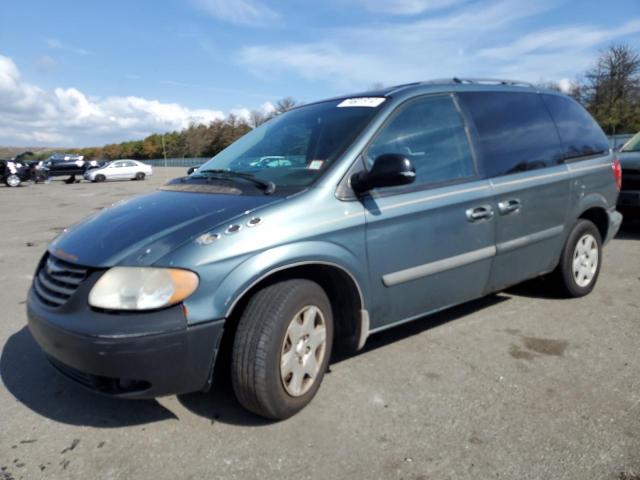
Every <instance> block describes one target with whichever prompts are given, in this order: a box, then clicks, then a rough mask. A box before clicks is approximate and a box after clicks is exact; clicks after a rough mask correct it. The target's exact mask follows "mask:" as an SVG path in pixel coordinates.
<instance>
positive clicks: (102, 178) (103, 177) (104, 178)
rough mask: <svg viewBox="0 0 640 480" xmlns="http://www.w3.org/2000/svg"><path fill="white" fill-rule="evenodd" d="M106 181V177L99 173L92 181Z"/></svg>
mask: <svg viewBox="0 0 640 480" xmlns="http://www.w3.org/2000/svg"><path fill="white" fill-rule="evenodd" d="M106 179H107V177H105V176H104V175H102V174H101V173H99V174H98V175H96V176H95V177H93V181H94V182H96V183H100V182H104V181H105V180H106Z"/></svg>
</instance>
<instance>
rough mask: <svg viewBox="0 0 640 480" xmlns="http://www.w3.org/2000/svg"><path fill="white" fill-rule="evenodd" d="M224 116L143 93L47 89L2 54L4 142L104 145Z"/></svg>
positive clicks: (0, 131)
mask: <svg viewBox="0 0 640 480" xmlns="http://www.w3.org/2000/svg"><path fill="white" fill-rule="evenodd" d="M221 118H224V113H223V112H221V111H218V110H208V109H189V108H186V107H184V106H181V105H179V104H177V103H162V102H159V101H157V100H148V99H145V98H140V97H133V96H127V97H106V98H93V97H89V96H87V95H85V94H84V93H83V92H81V91H79V90H78V89H76V88H56V89H54V90H53V91H47V90H44V89H41V88H39V87H37V86H35V85H31V84H29V83H27V82H25V81H23V80H22V78H21V76H20V72H19V70H18V68H17V66H16V64H15V63H14V62H13V60H12V59H11V58H9V57H5V56H2V55H0V144H11V145H16V144H23V145H27V144H28V145H33V146H37V145H40V144H47V145H55V146H83V145H86V144H89V143H90V144H96V145H100V144H103V143H107V142H116V141H117V142H120V141H123V140H128V139H139V138H142V137H143V136H146V135H148V134H150V133H152V132H164V131H168V130H176V129H182V128H185V127H187V126H189V124H191V123H208V122H210V121H212V120H215V119H221Z"/></svg>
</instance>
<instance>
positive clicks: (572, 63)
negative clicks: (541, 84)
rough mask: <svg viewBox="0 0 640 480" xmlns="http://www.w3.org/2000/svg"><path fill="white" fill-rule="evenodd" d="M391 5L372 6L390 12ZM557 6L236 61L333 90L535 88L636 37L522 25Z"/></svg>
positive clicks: (293, 46) (493, 1)
mask: <svg viewBox="0 0 640 480" xmlns="http://www.w3.org/2000/svg"><path fill="white" fill-rule="evenodd" d="M354 1H356V0H354ZM359 1H363V2H365V1H366V2H369V3H371V4H373V0H359ZM398 2H399V3H397V4H396V0H393V1H391V2H386V3H385V2H380V3H379V5H386V6H385V7H381V8H387V7H389V8H391V6H392V5H395V6H396V7H397V6H398V5H400V4H401V3H402V1H401V0H398ZM443 2H444V0H443ZM427 3H429V5H431V6H434V5H436V4H438V3H440V0H438V1H434V2H426V1H424V2H422V1H418V0H416V2H415V3H414V2H411V1H408V0H407V3H406V4H405V6H407V9H408V10H411V8H413V7H411V6H412V5H413V6H414V7H415V8H417V7H418V6H420V5H423V6H424V5H427ZM556 6H557V2H554V1H552V0H540V1H535V2H526V3H525V2H522V1H521V0H489V1H483V2H471V3H465V4H463V5H460V6H459V8H452V9H448V10H446V11H442V12H430V14H429V16H427V17H424V18H423V17H420V18H414V17H406V18H402V19H401V20H397V19H396V20H394V21H393V22H391V21H389V22H388V23H384V24H379V23H377V24H375V25H371V26H369V25H365V26H356V27H348V28H347V27H343V28H337V29H328V30H321V31H319V32H318V34H316V37H318V38H319V39H320V40H318V41H313V42H290V43H284V44H273V43H264V44H259V45H251V46H247V47H245V48H243V49H241V51H240V54H239V57H238V61H239V62H240V63H241V64H243V65H244V66H246V67H247V68H248V69H249V70H250V71H252V72H253V73H255V74H257V75H260V76H264V72H269V74H270V75H271V74H273V75H275V76H277V75H280V76H281V77H284V76H285V75H287V76H291V75H294V76H297V77H299V78H303V79H307V80H312V81H317V82H320V83H324V84H326V83H329V84H330V85H332V87H333V88H334V89H335V90H336V91H339V90H340V91H344V90H347V89H364V88H366V86H367V85H371V84H372V83H374V82H382V83H384V84H385V85H394V84H398V83H404V82H413V81H417V80H426V79H430V78H448V77H453V76H462V77H494V78H495V77H498V78H500V77H506V78H511V77H514V78H516V79H521V80H529V81H533V82H536V81H539V80H540V79H541V78H544V79H547V80H553V79H560V78H573V77H575V76H576V75H577V74H578V73H580V72H582V71H584V70H585V69H586V68H587V67H588V66H589V65H590V63H591V62H592V61H593V58H594V54H595V53H596V51H597V48H600V47H602V46H605V45H606V42H609V41H612V40H614V39H616V38H619V37H621V36H623V35H629V34H633V33H634V32H637V31H640V18H636V19H632V20H629V21H628V22H627V23H625V24H622V25H618V26H615V27H613V28H607V27H601V28H595V27H591V26H584V25H573V26H569V27H557V28H554V29H545V30H543V31H538V32H535V31H534V32H531V31H530V27H528V26H527V24H528V23H529V22H525V20H527V19H530V18H531V17H534V16H536V15H539V14H542V13H544V12H547V11H549V10H552V9H553V8H555V7H556ZM409 7H411V8H409ZM415 8H414V9H415ZM400 10H401V9H400ZM400 10H398V12H400ZM408 10H407V11H408Z"/></svg>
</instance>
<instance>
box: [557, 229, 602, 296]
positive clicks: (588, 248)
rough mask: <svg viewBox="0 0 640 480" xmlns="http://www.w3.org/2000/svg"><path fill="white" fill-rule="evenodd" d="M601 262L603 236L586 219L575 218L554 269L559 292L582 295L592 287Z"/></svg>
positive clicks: (565, 294)
mask: <svg viewBox="0 0 640 480" xmlns="http://www.w3.org/2000/svg"><path fill="white" fill-rule="evenodd" d="M601 263H602V237H601V235H600V231H599V230H598V229H597V228H596V226H595V225H594V224H593V223H592V222H590V221H589V220H583V219H581V220H578V222H577V223H576V225H575V226H574V227H573V230H571V233H570V234H569V237H568V238H567V243H566V244H565V246H564V250H563V252H562V256H561V257H560V263H559V265H558V267H557V268H556V271H555V272H554V276H555V280H556V284H557V286H558V288H559V290H560V293H561V294H563V295H564V296H567V297H573V298H575V297H583V296H585V295H587V294H589V293H590V292H591V291H592V290H593V288H594V287H595V284H596V281H597V280H598V275H599V274H600V265H601Z"/></svg>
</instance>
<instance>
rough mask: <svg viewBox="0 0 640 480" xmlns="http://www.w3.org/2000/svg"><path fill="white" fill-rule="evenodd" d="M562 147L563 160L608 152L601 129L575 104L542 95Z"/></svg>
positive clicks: (567, 99) (568, 99) (560, 98)
mask: <svg viewBox="0 0 640 480" xmlns="http://www.w3.org/2000/svg"><path fill="white" fill-rule="evenodd" d="M542 98H543V100H544V103H545V104H546V106H547V108H548V109H549V112H551V116H552V117H553V120H554V122H555V123H556V126H557V127H558V133H559V134H560V139H561V140H562V145H563V157H564V159H565V160H568V159H572V158H577V157H583V156H587V155H596V154H598V153H605V152H607V151H609V142H608V141H607V137H606V136H605V134H604V132H603V131H602V129H601V128H600V127H599V126H598V124H597V123H596V121H595V120H594V119H593V117H591V115H589V113H588V112H587V111H586V110H585V109H584V108H582V106H580V105H579V104H578V103H577V102H575V101H574V100H571V99H570V98H567V97H562V96H560V95H548V94H544V95H542Z"/></svg>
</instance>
